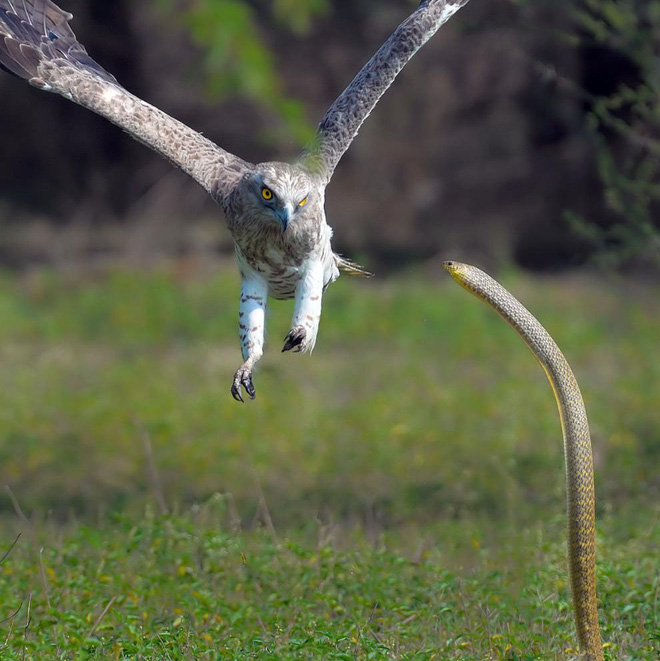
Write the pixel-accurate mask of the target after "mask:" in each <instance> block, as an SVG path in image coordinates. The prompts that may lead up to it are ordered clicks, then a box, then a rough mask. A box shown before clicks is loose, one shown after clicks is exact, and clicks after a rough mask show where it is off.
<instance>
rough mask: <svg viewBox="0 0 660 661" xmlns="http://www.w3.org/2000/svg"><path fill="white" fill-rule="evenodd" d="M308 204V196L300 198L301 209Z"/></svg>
mask: <svg viewBox="0 0 660 661" xmlns="http://www.w3.org/2000/svg"><path fill="white" fill-rule="evenodd" d="M306 204H307V198H305V199H304V200H300V202H298V206H299V207H300V208H301V209H302V208H303V207H304V206H305V205H306Z"/></svg>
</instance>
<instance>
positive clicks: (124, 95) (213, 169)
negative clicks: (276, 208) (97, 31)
mask: <svg viewBox="0 0 660 661" xmlns="http://www.w3.org/2000/svg"><path fill="white" fill-rule="evenodd" d="M71 18H72V15H71V14H69V13H68V12H65V11H63V10H62V9H60V8H59V7H58V6H57V5H55V4H54V3H53V2H52V1H51V0H0V66H1V67H2V68H4V69H6V70H8V71H9V72H10V73H13V74H14V75H16V76H18V77H20V78H24V79H26V80H28V81H29V82H30V84H32V85H34V86H35V87H38V88H40V89H43V90H46V91H50V92H57V93H58V94H61V95H62V96H64V97H66V98H68V99H70V100H72V101H75V102H76V103H79V104H80V105H82V106H84V107H86V108H89V109H90V110H92V111H94V112H96V113H98V114H99V115H102V116H103V117H106V118H107V119H109V120H110V121H111V122H113V123H114V124H117V125H118V126H120V127H121V128H123V129H124V130H125V131H126V132H128V133H129V134H130V135H132V136H133V137H134V138H135V139H137V140H139V141H140V142H142V143H144V144H145V145H147V146H148V147H151V148H152V149H154V150H155V151H157V152H158V153H160V154H161V155H162V156H164V157H165V158H167V159H168V160H169V161H170V162H171V163H173V164H174V165H175V166H177V167H179V168H180V169H181V170H183V171H184V172H186V173H187V174H189V175H190V176H191V177H192V178H193V179H195V180H196V181H197V182H198V183H199V184H201V185H202V186H203V187H204V188H205V189H206V190H207V191H208V192H209V193H211V194H212V195H213V196H214V197H215V198H216V199H218V201H221V200H222V198H224V196H226V195H228V194H229V193H230V192H231V190H232V189H233V187H234V185H235V184H236V183H237V181H238V180H239V179H240V178H241V176H242V175H243V174H244V173H245V172H246V171H247V170H248V169H249V168H250V167H251V165H250V164H249V163H246V162H245V161H243V160H242V159H240V158H238V157H236V156H234V155H233V154H230V153H229V152H226V151H224V150H223V149H221V148H220V147H218V146H217V145H216V144H214V143H213V142H211V141H210V140H207V139H206V138H205V137H204V136H202V135H201V134H200V133H197V132H196V131H194V130H193V129H191V128H189V127H188V126H186V125H185V124H182V123H181V122H179V121H177V120H176V119H173V118H172V117H170V116H169V115H167V114H166V113H164V112H162V111H161V110H158V109H157V108H155V107H153V106H151V105H150V104H148V103H146V102H145V101H142V100H141V99H139V98H137V97H136V96H134V95H132V94H130V93H129V92H128V91H127V90H125V89H124V88H123V87H122V86H121V85H119V83H118V82H117V80H116V79H115V77H114V76H112V75H111V74H110V73H108V72H107V71H106V70H105V69H103V67H101V66H100V65H99V64H98V63H97V62H95V61H94V60H93V59H92V58H91V57H90V56H89V55H88V54H87V51H86V50H85V48H84V46H82V44H80V43H79V42H78V41H77V39H76V37H75V35H74V33H73V31H72V30H71V28H70V27H69V21H70V20H71Z"/></svg>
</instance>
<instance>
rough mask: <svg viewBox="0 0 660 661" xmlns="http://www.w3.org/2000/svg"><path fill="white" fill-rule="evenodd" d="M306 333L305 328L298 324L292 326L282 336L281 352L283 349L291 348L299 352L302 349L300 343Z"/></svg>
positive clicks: (289, 349)
mask: <svg viewBox="0 0 660 661" xmlns="http://www.w3.org/2000/svg"><path fill="white" fill-rule="evenodd" d="M306 334H307V333H306V331H305V329H304V328H302V327H300V326H299V327H298V328H292V329H291V330H290V331H289V333H288V334H287V336H286V337H285V338H284V348H283V349H282V353H284V352H285V351H291V349H295V350H296V353H300V352H301V351H302V343H303V342H304V341H305V336H306Z"/></svg>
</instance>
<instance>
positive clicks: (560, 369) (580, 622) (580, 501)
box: [443, 261, 604, 661]
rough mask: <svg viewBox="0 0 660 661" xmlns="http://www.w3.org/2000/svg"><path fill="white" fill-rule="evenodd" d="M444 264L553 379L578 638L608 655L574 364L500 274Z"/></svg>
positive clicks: (590, 654)
mask: <svg viewBox="0 0 660 661" xmlns="http://www.w3.org/2000/svg"><path fill="white" fill-rule="evenodd" d="M443 266H444V268H445V269H446V270H447V271H448V272H449V274H450V275H451V277H452V278H453V279H454V280H455V281H456V282H457V283H458V284H459V285H461V286H462V287H463V288H464V289H466V290H467V291H468V292H470V293H471V294H473V295H474V296H476V297H477V298H478V299H479V300H481V301H483V302H484V303H486V304H487V305H488V306H490V307H491V308H492V309H493V310H494V311H495V312H497V313H498V314H499V315H500V317H502V318H503V319H504V321H506V322H507V323H508V324H509V326H511V327H512V328H513V329H514V330H515V331H516V332H517V333H518V335H519V336H520V338H521V339H522V341H523V342H524V343H525V344H526V345H527V346H528V347H529V349H531V351H532V353H533V354H534V357H535V358H536V360H537V361H538V362H539V363H540V365H541V367H542V368H543V371H544V372H545V374H546V376H547V377H548V380H549V381H550V385H551V387H552V391H553V393H554V395H555V400H556V401H557V407H558V409H559V418H560V421H561V429H562V435H563V440H564V457H565V462H566V505H567V507H566V509H567V520H568V526H567V527H568V568H569V575H570V584H571V592H572V595H573V613H574V618H575V627H576V629H577V638H578V644H579V648H580V653H581V655H582V658H583V659H585V660H586V661H603V658H604V657H603V645H602V642H601V635H600V627H599V624H598V607H597V601H596V547H595V529H596V513H595V488H594V462H593V453H592V448H591V437H590V435H589V423H588V420H587V412H586V410H585V407H584V401H583V399H582V394H581V393H580V388H579V386H578V383H577V380H576V378H575V375H574V374H573V370H571V367H570V365H569V364H568V361H567V360H566V358H565V357H564V354H563V353H562V352H561V350H560V349H559V347H558V346H557V343H556V342H555V341H554V340H553V339H552V337H551V336H550V334H549V333H548V332H547V331H546V330H545V328H543V326H542V325H541V324H540V323H539V322H538V321H537V319H536V318H535V317H534V316H533V315H532V314H531V313H530V312H529V310H527V309H526V308H525V306H524V305H523V304H522V303H520V301H518V300H517V299H516V298H515V296H513V295H512V294H511V293H510V292H509V291H507V290H506V289H505V288H504V287H503V286H502V285H501V284H500V283H499V282H497V280H495V279H494V278H492V277H491V276H489V275H488V274H487V273H485V272H484V271H482V270H481V269H478V268H477V267H476V266H470V265H469V264H462V263H460V262H453V261H447V262H444V263H443Z"/></svg>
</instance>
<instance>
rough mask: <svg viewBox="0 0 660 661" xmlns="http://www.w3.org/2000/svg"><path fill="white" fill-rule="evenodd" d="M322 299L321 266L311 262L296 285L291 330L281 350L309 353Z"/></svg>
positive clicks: (317, 325)
mask: <svg viewBox="0 0 660 661" xmlns="http://www.w3.org/2000/svg"><path fill="white" fill-rule="evenodd" d="M322 299H323V267H322V264H321V263H320V262H319V263H316V262H314V263H312V264H309V265H308V266H307V268H306V269H305V273H304V275H303V277H302V278H301V279H300V282H299V283H298V286H297V287H296V302H295V307H294V310H293V321H292V322H291V330H290V331H289V333H288V335H287V336H286V337H285V338H284V348H283V349H282V351H283V352H284V351H291V349H294V350H295V351H296V352H298V351H305V352H307V353H310V352H311V351H312V349H314V345H315V344H316V335H317V334H318V332H319V322H320V320H321V304H322Z"/></svg>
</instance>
